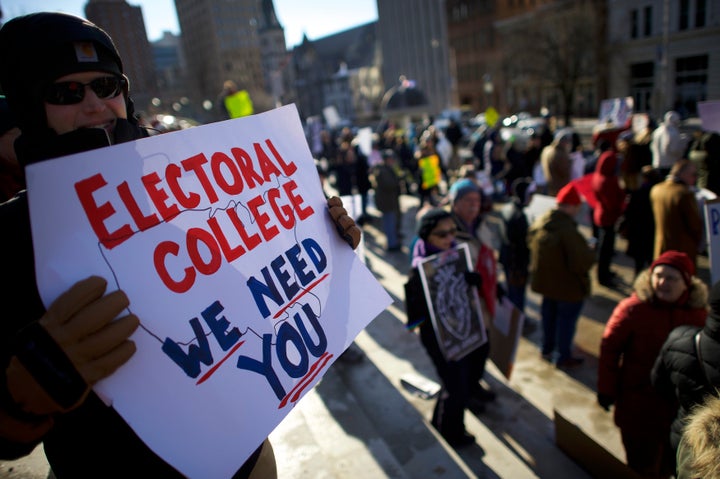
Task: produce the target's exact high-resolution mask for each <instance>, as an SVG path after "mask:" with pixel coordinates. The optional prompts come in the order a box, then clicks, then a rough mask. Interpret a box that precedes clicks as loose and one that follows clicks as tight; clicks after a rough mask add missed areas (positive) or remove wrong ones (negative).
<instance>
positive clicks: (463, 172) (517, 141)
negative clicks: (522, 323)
mask: <svg viewBox="0 0 720 479" xmlns="http://www.w3.org/2000/svg"><path fill="white" fill-rule="evenodd" d="M553 125H554V124H553V123H552V122H551V121H548V122H547V123H546V124H545V126H544V127H541V128H538V129H536V130H535V131H531V132H528V133H527V134H525V135H522V136H519V135H509V136H508V135H506V134H505V135H503V134H502V130H501V129H500V128H491V127H487V128H485V129H478V131H476V132H475V134H473V135H472V136H469V135H468V134H467V133H465V132H463V131H462V128H461V126H460V125H459V123H458V122H456V121H450V123H449V124H448V126H447V127H445V128H439V127H437V126H435V125H433V124H432V122H428V123H426V124H422V125H411V127H410V128H408V130H402V129H399V128H398V127H397V126H395V125H392V124H387V125H386V127H385V128H384V129H383V130H382V131H380V132H377V133H374V134H373V136H372V148H371V152H370V154H365V153H363V152H362V148H361V147H360V141H359V139H358V138H357V137H354V136H353V134H352V130H351V129H349V128H345V129H343V130H342V132H340V134H339V135H337V139H335V138H333V135H332V134H331V133H330V132H329V131H323V133H322V135H323V136H322V137H323V143H322V144H323V148H322V150H318V151H317V152H316V153H317V155H316V158H317V160H318V164H322V165H324V166H323V167H320V168H321V169H322V170H323V173H324V174H326V175H329V177H330V178H331V181H330V186H331V187H334V188H336V189H337V190H338V192H339V193H340V195H341V196H342V195H351V194H360V195H361V197H362V199H363V200H362V204H363V208H362V214H361V217H360V222H361V223H364V222H367V221H370V220H371V219H372V218H371V215H370V213H369V210H368V209H367V207H368V204H369V202H370V198H373V197H374V200H375V205H376V208H377V210H378V211H379V212H380V215H381V221H380V224H381V227H382V231H383V233H384V235H385V237H386V245H385V246H386V250H387V252H388V253H396V252H400V251H403V249H404V248H405V247H404V246H403V245H406V247H407V251H406V252H405V253H406V254H408V255H409V260H408V264H409V282H408V285H406V296H407V297H406V308H407V314H408V328H409V329H411V330H413V329H414V328H417V327H418V326H419V332H420V334H419V336H420V338H421V343H422V345H423V347H424V348H425V349H426V350H427V352H428V354H429V356H430V357H431V359H432V361H433V364H434V365H435V367H436V370H437V373H438V377H439V378H440V380H441V383H442V384H441V386H442V389H441V393H440V395H439V397H438V399H437V403H436V407H435V412H434V414H433V418H432V424H433V425H434V426H435V427H436V428H437V429H438V430H439V432H440V433H441V434H442V435H443V436H445V437H446V439H447V440H448V442H449V443H450V444H451V445H453V446H454V447H463V446H465V445H468V444H472V443H474V437H472V435H470V434H469V433H467V431H465V429H464V426H463V422H462V419H461V418H462V411H463V410H464V409H469V410H471V411H472V412H474V413H476V414H480V413H482V411H483V410H484V406H483V404H484V403H485V402H487V401H490V400H494V398H495V394H494V393H493V392H492V391H490V390H488V389H487V388H483V386H482V381H481V380H482V374H483V370H484V361H485V359H486V358H487V355H488V351H487V350H488V349H489V348H492V344H489V341H488V343H486V344H485V346H484V349H483V351H482V352H479V351H478V354H479V357H480V358H484V359H479V360H478V359H477V358H474V359H473V360H470V361H468V360H458V361H448V360H447V359H446V358H444V357H443V355H442V354H441V353H440V351H439V349H438V346H437V342H436V340H435V338H434V332H433V328H432V326H431V325H430V324H429V321H428V316H429V314H428V308H429V305H428V304H427V303H426V302H425V299H424V297H423V293H422V290H418V289H417V284H416V283H417V282H418V278H417V276H418V274H417V267H418V265H419V262H420V261H421V260H422V259H423V258H424V257H426V256H428V255H432V254H437V253H439V252H442V251H445V250H447V249H448V248H452V247H454V246H455V245H457V244H460V243H463V242H466V243H468V244H470V245H471V249H472V251H473V254H472V255H471V256H472V261H471V263H472V265H473V267H472V268H471V271H469V272H468V274H467V275H466V277H465V280H466V282H467V283H468V284H469V285H470V286H471V287H477V288H478V292H479V296H480V298H481V303H482V308H483V315H484V316H485V317H486V318H490V317H492V316H493V314H494V309H495V307H496V301H499V299H496V298H502V297H504V296H507V297H508V299H510V300H511V301H512V302H513V303H514V304H515V306H516V307H517V308H519V309H520V310H521V311H524V308H525V295H526V291H527V288H531V289H532V290H533V291H535V292H536V293H538V294H540V295H541V297H542V303H541V305H540V316H541V325H542V351H541V360H545V361H549V362H553V363H554V364H555V365H556V366H557V367H558V368H563V369H565V368H574V367H577V366H579V365H580V364H582V360H583V358H582V356H581V355H576V354H575V349H574V346H573V339H574V336H575V329H576V325H577V321H578V317H579V316H580V314H581V312H582V308H583V306H584V301H585V299H587V298H588V297H589V296H590V294H591V290H592V288H593V287H597V286H593V285H594V284H597V285H599V287H605V288H611V289H614V290H617V291H620V292H622V293H624V294H627V297H626V299H624V300H623V301H621V302H620V303H618V305H617V306H616V308H615V310H614V311H613V314H612V315H611V317H610V318H608V321H607V324H606V327H605V331H604V334H603V337H602V343H601V345H600V350H601V353H600V357H599V369H598V386H597V394H598V404H599V405H600V406H601V407H602V408H605V409H606V410H610V408H611V407H612V408H614V411H613V415H614V419H615V423H616V424H617V426H618V428H619V429H620V431H621V437H622V440H623V445H624V447H625V451H626V455H627V464H628V466H629V467H630V468H632V469H633V470H634V471H635V472H637V473H639V474H640V475H641V476H642V477H658V478H660V477H672V475H674V474H678V473H679V474H680V477H698V476H693V475H689V476H688V475H686V474H688V473H689V472H688V471H690V470H692V468H695V469H696V470H709V469H708V468H710V469H711V468H712V466H708V464H707V462H708V460H707V453H706V452H705V451H704V450H703V448H706V449H707V448H710V447H711V444H710V443H709V442H708V440H707V439H704V436H702V434H701V433H700V432H698V431H697V427H696V431H695V433H694V436H693V437H692V439H691V440H690V441H691V442H690V444H689V445H688V444H683V447H682V451H681V455H680V456H678V453H677V451H678V448H679V447H680V445H681V441H680V439H681V437H683V436H682V434H683V427H684V425H685V422H684V421H685V420H686V418H687V417H690V418H692V419H694V420H695V422H699V421H701V420H704V421H705V423H707V422H708V421H715V422H717V421H718V419H717V418H718V417H719V416H718V404H717V402H712V401H709V402H708V406H707V407H708V408H710V407H714V411H712V410H710V411H708V412H706V413H705V414H702V415H701V414H700V413H697V414H694V415H691V411H693V412H694V411H695V410H694V409H693V408H694V407H695V406H697V405H700V404H703V403H704V402H705V400H706V399H707V395H708V394H709V395H713V394H716V393H715V392H714V391H715V386H716V385H718V384H720V376H717V374H718V373H717V371H718V370H720V369H719V368H718V367H717V363H716V362H715V361H717V360H718V358H720V348H719V349H716V345H717V344H720V341H719V340H720V328H718V327H716V326H714V325H716V324H717V321H718V319H717V318H718V317H720V313H719V312H718V309H720V306H719V305H718V300H717V297H718V295H719V294H720V285H717V286H716V288H715V289H717V290H718V292H715V293H714V295H715V299H714V300H713V299H712V296H711V301H710V303H709V302H708V289H709V286H708V285H707V284H705V283H704V282H703V281H702V280H701V279H700V278H699V277H698V276H697V274H696V271H697V266H698V265H697V263H698V255H701V254H702V255H705V254H707V252H708V251H707V244H706V243H705V241H704V239H703V238H704V235H705V232H704V224H703V220H702V210H701V209H702V202H703V201H706V200H708V199H713V198H715V197H716V195H718V194H720V134H718V133H716V132H711V131H705V130H702V129H697V130H695V131H693V132H692V133H690V134H684V133H682V132H681V130H680V123H679V115H678V114H677V113H675V112H667V114H665V115H664V117H663V118H662V120H661V121H659V122H658V123H657V124H656V123H654V122H652V121H651V122H648V123H647V124H646V125H645V126H644V127H642V128H640V129H639V130H638V131H634V130H632V129H630V128H628V129H626V130H625V131H621V132H619V133H618V134H616V135H606V136H604V135H602V134H600V135H594V136H593V138H592V140H591V141H592V143H590V144H587V143H583V141H582V140H581V138H580V135H579V134H578V133H577V132H576V131H575V130H573V129H572V128H553ZM478 132H480V133H479V134H478ZM586 141H587V140H586ZM403 194H405V195H411V196H415V197H416V198H417V200H418V210H417V212H416V213H415V214H414V215H413V217H410V218H406V219H405V221H410V222H412V225H415V226H416V235H415V237H413V238H404V237H403V236H402V231H403V228H402V223H401V222H402V221H403V214H402V211H401V206H400V201H399V199H400V196H401V195H403ZM537 194H541V195H544V196H547V197H550V198H552V199H553V201H554V207H553V208H551V209H550V210H549V211H546V212H545V214H543V215H541V216H540V217H539V218H535V219H534V221H532V222H531V221H529V220H528V216H527V214H526V212H525V209H526V207H527V206H528V204H529V203H530V202H531V200H532V197H533V195H537ZM466 202H467V204H465V203H466ZM464 208H465V211H467V212H468V214H469V216H462V217H461V216H460V212H462V211H463V209H464ZM467 208H469V209H467ZM588 210H589V213H588V214H587V218H586V221H587V222H588V224H586V225H587V226H589V227H590V228H589V231H590V232H591V233H590V235H587V234H584V233H581V231H580V228H579V224H580V223H583V218H581V216H580V214H581V212H583V211H588ZM461 218H464V219H461ZM408 226H410V225H408ZM618 237H621V238H623V239H624V240H625V242H624V243H625V245H626V250H625V251H624V252H625V253H626V254H627V256H628V257H629V258H631V259H632V264H633V267H634V278H633V281H632V284H624V283H623V281H622V280H621V279H620V276H619V275H618V274H617V272H615V271H613V269H612V268H611V265H612V264H613V259H614V257H615V255H616V254H617V252H618V251H617V238H618ZM480 251H484V254H479V252H480ZM488 265H489V267H488ZM593 267H594V268H595V274H596V283H593V282H592V281H591V279H590V274H591V270H592V268H593ZM413 285H415V286H414V287H413ZM713 301H715V302H714V303H713ZM709 305H711V306H712V308H710V306H709ZM708 311H709V315H708ZM706 318H708V319H707V324H706ZM703 327H704V328H703ZM698 331H703V335H704V336H706V337H707V339H705V340H704V341H705V343H704V345H703V348H704V350H705V351H706V352H705V354H706V359H705V361H706V363H708V364H710V366H708V367H709V368H710V370H711V372H710V373H708V374H707V375H702V376H700V373H698V372H691V373H688V368H690V371H697V370H698V368H700V369H702V368H703V363H702V361H701V362H700V363H699V364H700V366H698V365H697V364H698V362H697V360H696V356H695V355H693V354H694V353H692V352H691V353H690V357H691V358H692V359H691V360H686V362H687V363H689V364H690V365H689V366H687V365H686V366H685V367H684V369H682V371H681V374H685V375H687V374H690V375H691V376H692V377H693V378H694V379H693V381H694V382H690V385H688V384H687V383H688V381H685V382H684V383H683V382H682V381H681V383H682V384H681V385H680V386H678V385H677V384H675V385H674V386H673V384H672V383H671V382H672V381H673V380H677V376H678V374H677V373H675V374H673V373H668V372H665V371H666V370H668V369H672V368H673V367H678V366H677V362H676V361H673V360H672V359H667V356H668V354H669V355H671V356H672V354H677V353H676V352H675V351H676V350H674V349H673V346H672V345H673V344H678V341H680V342H681V343H682V342H683V341H684V343H682V344H685V346H683V347H685V348H690V346H692V345H693V343H692V342H691V337H694V335H695V334H696V333H697V332H698ZM698 335H699V333H698ZM678 338H679V339H678ZM666 341H667V343H665V342H666ZM664 344H665V345H664ZM661 349H662V351H661ZM692 349H693V351H694V350H696V348H695V347H694V346H693V347H692ZM668 350H670V352H669V353H668ZM707 356H709V358H708V357H707ZM663 361H665V362H663ZM656 362H657V364H656ZM693 368H694V369H693ZM698 378H700V379H698ZM701 379H702V381H701ZM667 383H671V384H670V385H668V384H667ZM698 383H700V384H701V385H702V388H701V389H702V393H698V389H699V388H700V386H698ZM692 391H694V392H692ZM675 394H679V396H678V397H677V398H676V397H675ZM678 400H679V405H680V409H679V410H678ZM714 427H715V428H718V427H719V426H718V424H715V425H714ZM671 430H672V434H671ZM708 434H709V433H708ZM710 437H715V436H710ZM703 440H704V442H703ZM713 450H714V449H713ZM703 454H704V455H703ZM676 457H679V458H680V462H679V464H678V462H676ZM695 457H699V458H700V459H699V460H695V459H694V458H695ZM702 468H704V469H702ZM690 474H692V473H690Z"/></svg>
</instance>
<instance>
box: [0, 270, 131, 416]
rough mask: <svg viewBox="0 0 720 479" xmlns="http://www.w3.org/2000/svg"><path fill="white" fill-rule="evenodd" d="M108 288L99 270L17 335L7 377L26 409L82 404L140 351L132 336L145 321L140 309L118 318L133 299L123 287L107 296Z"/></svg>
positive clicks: (41, 411) (41, 412)
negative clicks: (130, 299) (98, 273)
mask: <svg viewBox="0 0 720 479" xmlns="http://www.w3.org/2000/svg"><path fill="white" fill-rule="evenodd" d="M106 288H107V281H105V280H104V279H103V278H100V277H98V276H91V277H89V278H87V279H84V280H82V281H78V282H77V283H75V284H74V285H73V286H72V287H71V288H70V289H69V290H68V291H66V292H65V293H63V294H62V295H60V297H58V298H57V299H56V300H55V302H53V303H52V304H51V305H50V307H49V308H48V310H47V312H46V313H45V314H44V315H43V316H42V317H41V318H40V319H39V320H38V321H37V322H36V323H32V324H31V325H29V326H28V327H26V328H25V330H23V331H21V332H20V333H19V334H18V335H17V337H16V339H15V356H13V357H12V358H11V360H10V364H9V366H8V368H7V371H6V378H7V384H8V390H9V392H10V394H11V396H12V399H13V400H14V401H15V403H16V404H17V405H18V408H19V409H20V410H21V411H23V412H26V413H30V414H35V415H46V414H53V413H57V412H66V411H69V410H72V409H74V408H76V407H77V406H79V405H80V404H81V403H82V402H83V401H84V399H85V397H87V394H88V393H89V391H90V388H91V387H92V386H93V385H94V384H95V383H97V382H98V381H100V380H101V379H103V378H106V377H108V376H110V375H111V374H112V373H113V372H115V370H116V369H118V368H119V367H120V366H122V365H123V364H125V363H126V362H127V361H128V359H130V357H131V356H132V355H133V353H135V343H134V342H132V341H131V340H129V339H128V338H129V337H130V335H131V334H132V333H133V332H134V331H135V329H137V327H138V326H139V325H140V321H139V320H138V318H137V316H135V315H134V314H128V315H126V316H123V317H121V318H118V319H117V320H115V319H114V318H115V317H117V316H118V315H119V314H120V313H121V312H122V311H123V310H124V309H125V308H127V307H128V305H129V304H130V302H129V300H128V298H127V296H126V295H125V293H124V292H122V291H114V292H112V293H110V294H108V295H105V296H103V295H104V293H105V289H106Z"/></svg>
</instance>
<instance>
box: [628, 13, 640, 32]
mask: <svg viewBox="0 0 720 479" xmlns="http://www.w3.org/2000/svg"><path fill="white" fill-rule="evenodd" d="M637 37H638V11H637V10H630V38H637Z"/></svg>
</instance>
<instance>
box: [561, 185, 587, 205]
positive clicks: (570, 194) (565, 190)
mask: <svg viewBox="0 0 720 479" xmlns="http://www.w3.org/2000/svg"><path fill="white" fill-rule="evenodd" d="M555 200H556V201H557V203H558V204H563V205H572V206H577V205H579V204H580V203H582V199H581V198H580V193H578V191H577V188H575V185H574V184H573V183H568V184H567V185H565V186H563V187H562V189H561V190H560V191H558V194H557V196H556V197H555Z"/></svg>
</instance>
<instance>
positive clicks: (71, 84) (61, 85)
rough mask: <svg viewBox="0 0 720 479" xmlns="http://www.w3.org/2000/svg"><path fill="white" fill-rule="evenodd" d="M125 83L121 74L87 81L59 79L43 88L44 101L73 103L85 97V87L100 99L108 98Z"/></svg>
mask: <svg viewBox="0 0 720 479" xmlns="http://www.w3.org/2000/svg"><path fill="white" fill-rule="evenodd" d="M125 85H127V80H126V79H125V78H123V77H121V76H115V75H112V76H106V77H100V78H96V79H94V80H92V81H90V82H88V83H83V82H79V81H61V82H57V83H53V84H52V85H50V86H49V87H47V89H46V90H45V102H46V103H50V104H51V105H74V104H76V103H80V102H81V101H83V98H85V87H90V89H91V90H92V91H93V93H95V95H96V96H97V97H98V98H99V99H101V100H109V99H110V98H115V97H116V96H118V95H119V94H120V93H121V92H122V91H123V89H124V88H125Z"/></svg>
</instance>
